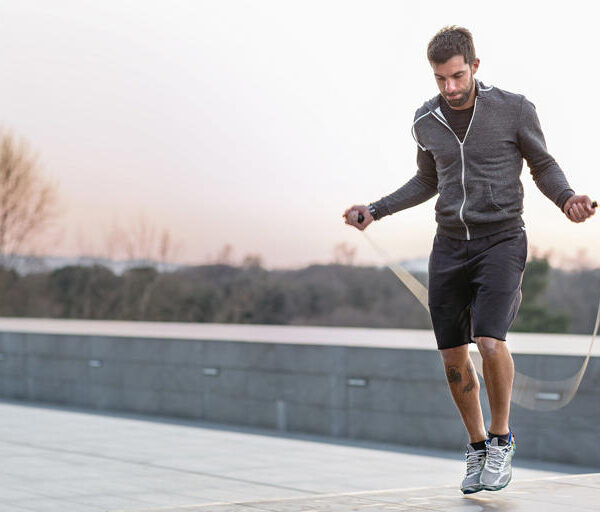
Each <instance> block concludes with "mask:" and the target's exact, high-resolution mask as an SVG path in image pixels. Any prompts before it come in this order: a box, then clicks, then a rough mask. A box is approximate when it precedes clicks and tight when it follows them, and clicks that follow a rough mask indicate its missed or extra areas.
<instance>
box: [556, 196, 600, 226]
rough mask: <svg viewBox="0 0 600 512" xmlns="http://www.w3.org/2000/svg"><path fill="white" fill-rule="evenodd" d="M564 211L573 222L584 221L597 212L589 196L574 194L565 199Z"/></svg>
mask: <svg viewBox="0 0 600 512" xmlns="http://www.w3.org/2000/svg"><path fill="white" fill-rule="evenodd" d="M563 213H564V214H565V215H566V216H567V217H568V219H569V220H571V221H572V222H583V221H585V220H586V219H587V218H589V217H591V216H592V215H594V214H595V213H596V210H595V208H594V207H593V206H592V200H591V199H590V198H589V196H578V195H577V194H574V195H572V196H571V197H569V199H567V200H566V201H565V204H564V206H563Z"/></svg>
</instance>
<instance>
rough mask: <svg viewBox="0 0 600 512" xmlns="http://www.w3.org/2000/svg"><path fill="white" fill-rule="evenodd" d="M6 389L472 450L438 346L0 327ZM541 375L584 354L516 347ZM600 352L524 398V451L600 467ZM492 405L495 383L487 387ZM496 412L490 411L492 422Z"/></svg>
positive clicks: (520, 418)
mask: <svg viewBox="0 0 600 512" xmlns="http://www.w3.org/2000/svg"><path fill="white" fill-rule="evenodd" d="M0 354H1V355H0V396H1V397H5V398H11V399H21V400H32V401H43V402H50V403H55V404H69V405H75V406H82V407H87V408H94V409H101V410H114V411H130V412H139V413H147V414H160V415H170V416H180V417H186V418H197V419H202V420H208V421H215V422H222V423H233V424H238V425H252V426H258V427H265V428H269V429H277V430H287V431H299V432H310V433H318V434H324V435H330V436H334V437H348V438H359V439H371V440H377V441H386V442H393V443H400V444H408V445H414V446H429V447H438V448H442V449H449V450H463V449H464V444H465V443H466V442H467V437H466V434H465V431H464V428H463V426H462V423H461V421H460V417H459V415H458V412H457V410H456V409H455V406H454V404H453V402H452V400H451V398H450V394H449V391H448V388H447V384H446V381H445V377H444V371H443V367H442V364H441V360H440V357H439V354H438V352H437V351H435V350H413V349H393V348H375V347H357V346H328V345H309V344H304V345H303V344H284V343H261V342H241V341H223V340H189V339H184V340H182V339H160V338H155V339H152V338H135V337H115V336H95V335H89V336H83V335H72V334H71V335H67V334H42V333H26V332H3V333H1V334H0ZM514 357H515V362H516V366H517V367H518V368H519V370H520V371H522V372H523V373H525V374H528V375H531V376H546V378H552V379H555V378H556V379H558V378H563V377H567V376H570V375H572V374H573V373H575V371H576V370H577V369H578V368H579V367H580V365H581V362H582V358H581V357H572V356H564V355H563V356H540V355H535V356H533V355H519V354H517V355H515V356H514ZM599 389H600V358H598V357H593V358H592V360H591V361H590V365H589V367H588V370H587V373H586V375H585V377H584V380H583V382H582V384H581V387H580V390H579V392H578V394H577V395H576V397H575V398H574V400H573V401H572V402H571V403H570V404H569V405H567V406H566V407H564V408H563V409H560V410H558V411H555V412H534V411H529V410H525V409H522V408H520V407H518V406H513V411H512V418H511V420H512V421H511V426H512V428H513V430H514V432H515V434H516V439H517V444H518V448H517V450H518V454H519V455H521V456H523V457H528V458H537V459H541V460H552V461H557V462H566V463H574V464H581V465H586V466H592V467H600V443H599V442H598V427H597V425H598V424H600V400H598V398H599V396H598V390H599ZM482 399H483V405H484V407H485V410H487V403H486V401H485V391H484V389H483V386H482ZM486 419H487V418H486Z"/></svg>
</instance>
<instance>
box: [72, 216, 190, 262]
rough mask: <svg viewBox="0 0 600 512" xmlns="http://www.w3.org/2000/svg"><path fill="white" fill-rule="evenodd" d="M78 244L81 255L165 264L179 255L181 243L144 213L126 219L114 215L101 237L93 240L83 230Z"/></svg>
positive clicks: (79, 235)
mask: <svg viewBox="0 0 600 512" xmlns="http://www.w3.org/2000/svg"><path fill="white" fill-rule="evenodd" d="M78 246H79V250H80V253H81V254H82V255H87V256H92V257H96V258H107V259H111V260H117V259H130V260H138V261H140V262H142V263H144V264H151V263H153V262H159V263H160V264H161V265H162V266H165V264H166V263H168V262H169V261H172V260H173V259H175V258H176V257H177V255H178V254H179V252H180V250H181V246H182V244H181V242H180V241H176V240H175V239H174V238H173V235H172V234H171V232H170V231H169V230H168V229H166V228H161V227H159V226H157V225H156V224H155V223H153V222H152V221H151V220H149V219H148V217H147V216H146V215H145V214H144V213H139V214H138V215H137V216H136V217H133V216H129V217H128V218H127V221H121V220H119V219H118V218H116V217H115V218H113V220H112V223H111V225H110V226H108V227H107V228H105V229H104V234H103V236H101V237H100V239H94V240H93V241H90V240H89V239H88V238H87V236H86V235H84V234H83V233H82V232H81V231H80V232H79V233H78Z"/></svg>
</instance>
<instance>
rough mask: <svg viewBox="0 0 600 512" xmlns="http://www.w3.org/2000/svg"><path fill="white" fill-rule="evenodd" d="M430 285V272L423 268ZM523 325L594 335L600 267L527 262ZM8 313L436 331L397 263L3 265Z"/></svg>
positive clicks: (1, 282)
mask: <svg viewBox="0 0 600 512" xmlns="http://www.w3.org/2000/svg"><path fill="white" fill-rule="evenodd" d="M415 275H416V277H417V278H418V279H419V280H420V281H421V282H422V283H423V284H427V274H415ZM522 290H523V302H522V305H521V308H520V311H519V315H518V317H517V319H516V320H515V323H514V325H513V329H512V330H513V331H530V332H570V333H582V334H584V333H589V332H591V330H592V327H593V323H594V320H595V311H596V308H597V305H598V294H599V293H600V269H594V270H581V271H571V272H567V271H563V270H560V269H553V268H551V267H550V265H549V263H548V261H547V259H546V258H544V257H539V258H538V257H534V258H532V259H530V261H529V262H528V263H527V267H526V270H525V274H524V277H523V286H522ZM0 315H1V316H11V317H44V318H79V319H101V320H140V321H162V322H219V323H241V324H244V323H250V324H283V325H319V326H352V327H374V328H412V329H430V328H431V321H430V318H429V315H428V313H427V312H426V311H425V309H424V308H423V307H422V306H421V305H420V304H419V303H418V302H417V300H416V299H415V298H414V297H413V296H412V294H411V293H410V292H409V291H408V290H406V288H404V286H403V285H402V284H401V283H400V281H398V280H397V279H396V277H395V276H394V274H393V273H392V272H391V271H390V270H389V269H388V268H378V267H360V266H351V265H342V264H330V265H311V266H308V267H306V268H302V269H296V270H266V269H264V268H262V267H260V266H258V265H245V266H244V265H242V266H233V265H225V264H215V265H200V266H192V267H183V268H180V269H178V270H175V271H168V272H167V271H163V272H161V271H158V270H157V269H156V268H153V267H139V268H133V269H130V270H127V271H126V272H124V273H123V274H121V275H117V274H114V273H113V272H112V271H111V270H109V269H108V268H106V267H103V266H99V265H95V266H66V267H63V268H60V269H57V270H53V271H49V272H38V273H31V274H27V275H20V274H18V273H17V272H15V271H13V270H9V269H0Z"/></svg>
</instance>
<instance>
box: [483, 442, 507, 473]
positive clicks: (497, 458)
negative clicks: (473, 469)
mask: <svg viewBox="0 0 600 512" xmlns="http://www.w3.org/2000/svg"><path fill="white" fill-rule="evenodd" d="M509 452H510V444H508V445H506V446H492V445H489V444H488V452H487V457H486V461H485V465H486V468H487V469H489V470H490V471H493V472H495V473H498V472H500V471H501V470H502V467H503V466H504V463H505V462H506V455H507V454H508V453H509Z"/></svg>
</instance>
